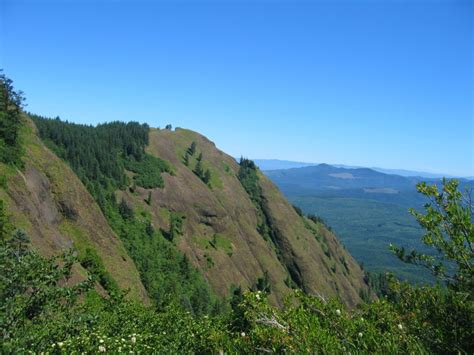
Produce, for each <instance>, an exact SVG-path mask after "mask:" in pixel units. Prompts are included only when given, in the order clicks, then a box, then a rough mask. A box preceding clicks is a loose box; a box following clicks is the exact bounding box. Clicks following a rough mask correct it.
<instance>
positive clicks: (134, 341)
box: [130, 336, 137, 344]
mask: <svg viewBox="0 0 474 355" xmlns="http://www.w3.org/2000/svg"><path fill="white" fill-rule="evenodd" d="M130 340H131V341H132V343H133V344H135V343H136V342H137V338H136V337H135V336H133V337H132V339H130Z"/></svg>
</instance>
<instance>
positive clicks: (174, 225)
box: [168, 212, 185, 241]
mask: <svg viewBox="0 0 474 355" xmlns="http://www.w3.org/2000/svg"><path fill="white" fill-rule="evenodd" d="M184 218H185V217H184V216H183V215H182V214H180V213H177V212H171V213H170V230H169V233H168V239H169V241H173V240H174V239H175V238H177V237H179V236H181V235H183V221H184Z"/></svg>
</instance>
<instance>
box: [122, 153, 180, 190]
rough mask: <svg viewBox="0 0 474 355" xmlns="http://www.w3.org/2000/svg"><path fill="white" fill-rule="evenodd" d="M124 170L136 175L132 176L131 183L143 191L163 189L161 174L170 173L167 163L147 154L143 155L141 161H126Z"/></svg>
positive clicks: (169, 166) (170, 169)
mask: <svg viewBox="0 0 474 355" xmlns="http://www.w3.org/2000/svg"><path fill="white" fill-rule="evenodd" d="M125 168H126V169H127V170H130V171H132V172H134V173H135V174H136V175H134V176H133V181H134V182H135V183H136V184H137V186H141V187H143V188H145V189H152V188H155V187H164V186H165V184H164V180H163V178H162V177H161V173H163V172H167V173H172V168H171V165H170V164H169V163H168V162H166V161H164V160H163V159H160V158H157V157H155V156H153V155H149V154H145V155H144V156H143V158H142V159H141V160H135V159H127V160H126V163H125Z"/></svg>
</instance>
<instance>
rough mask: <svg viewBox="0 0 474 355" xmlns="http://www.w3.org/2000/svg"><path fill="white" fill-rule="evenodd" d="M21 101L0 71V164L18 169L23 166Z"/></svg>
mask: <svg viewBox="0 0 474 355" xmlns="http://www.w3.org/2000/svg"><path fill="white" fill-rule="evenodd" d="M23 101H24V98H23V93H22V92H21V91H15V89H14V88H13V81H12V80H11V79H9V78H7V77H6V76H5V75H4V74H3V72H2V70H0V162H2V163H6V164H10V165H16V166H18V167H22V165H23V164H22V162H21V156H22V153H23V150H22V146H21V136H20V129H21V126H22V124H23V120H22V117H21V108H22V104H23Z"/></svg>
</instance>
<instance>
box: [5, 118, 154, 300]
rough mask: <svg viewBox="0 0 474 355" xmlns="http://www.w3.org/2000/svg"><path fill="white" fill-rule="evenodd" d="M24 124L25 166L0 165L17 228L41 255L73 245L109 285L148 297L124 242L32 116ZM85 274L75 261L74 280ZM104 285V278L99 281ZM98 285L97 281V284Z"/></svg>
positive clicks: (137, 296)
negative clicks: (95, 264) (93, 262)
mask: <svg viewBox="0 0 474 355" xmlns="http://www.w3.org/2000/svg"><path fill="white" fill-rule="evenodd" d="M24 119H25V122H26V125H25V126H24V127H23V129H22V138H23V139H22V141H23V143H24V149H25V154H24V157H23V161H24V164H25V167H24V169H23V170H22V171H20V170H18V169H16V168H13V167H11V166H7V165H4V164H0V176H2V177H4V178H3V179H4V181H3V182H4V183H3V184H2V186H1V187H0V198H1V199H3V200H4V201H5V202H6V205H7V208H8V212H9V214H10V215H11V216H12V218H13V221H14V223H15V225H16V226H17V227H20V228H22V229H24V230H25V231H26V232H27V234H28V235H29V237H30V238H31V241H32V244H33V246H34V247H35V248H37V249H38V250H39V251H40V252H41V253H42V254H44V255H57V254H58V253H60V252H61V251H63V250H65V249H69V248H71V247H73V248H74V249H76V250H77V251H78V254H79V257H80V259H82V260H84V262H83V265H87V262H86V258H88V259H87V260H89V264H90V259H91V258H93V259H94V260H96V259H98V263H99V264H103V266H104V267H105V270H106V273H107V275H102V277H103V278H104V277H111V278H112V281H111V282H112V284H115V283H116V284H117V285H118V287H119V288H120V289H123V290H125V289H129V290H130V292H129V297H131V298H133V299H140V300H143V301H145V302H148V296H147V294H146V291H145V289H144V287H143V285H142V283H141V281H140V277H139V274H138V271H137V269H136V267H135V265H134V263H133V261H132V260H131V259H130V257H129V256H128V254H127V252H126V250H125V248H124V247H123V245H122V242H121V241H120V240H119V239H118V238H117V236H116V235H115V234H114V233H113V231H112V230H111V228H110V227H109V225H108V224H107V221H106V219H105V218H104V216H103V215H102V213H101V211H100V209H99V207H98V205H97V204H96V202H95V201H94V199H93V198H92V196H91V195H90V194H89V192H88V191H87V189H86V188H85V187H84V186H83V184H82V183H81V181H80V180H79V178H78V177H77V176H76V175H75V174H74V172H73V171H72V170H71V169H70V168H69V167H68V165H67V164H65V163H64V162H63V161H62V160H61V159H59V158H58V157H57V156H56V155H55V154H53V153H52V152H51V151H50V150H49V149H48V148H46V147H45V145H44V144H43V143H42V142H41V140H40V139H39V138H38V136H37V135H36V133H35V127H34V125H33V124H32V122H31V121H29V120H28V119H26V117H24ZM83 275H84V269H83V266H81V265H79V264H78V265H76V266H75V274H74V278H73V279H75V280H80V279H81V278H82V277H83ZM102 283H103V284H105V286H107V284H106V283H104V282H102ZM98 287H99V289H100V287H101V286H99V285H98Z"/></svg>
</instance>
